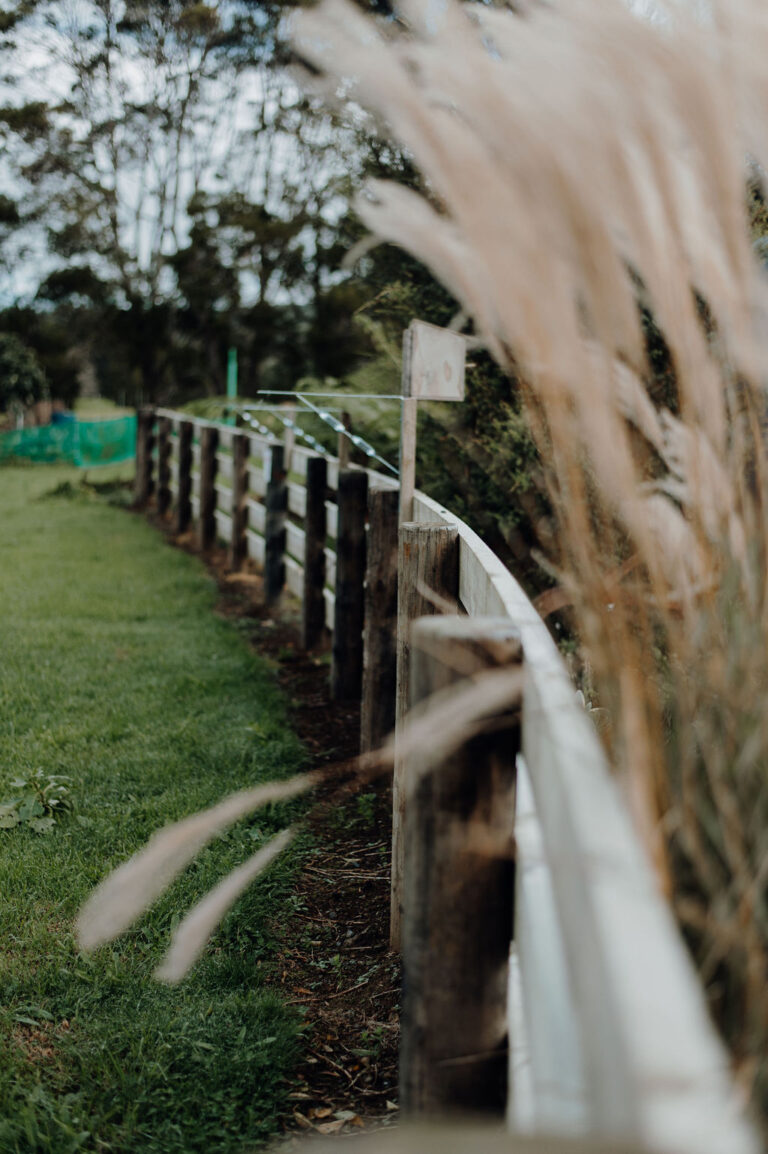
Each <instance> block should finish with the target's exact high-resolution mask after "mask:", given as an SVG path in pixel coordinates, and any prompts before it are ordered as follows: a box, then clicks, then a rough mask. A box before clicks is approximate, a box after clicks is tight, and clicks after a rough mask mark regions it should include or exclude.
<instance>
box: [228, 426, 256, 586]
mask: <svg viewBox="0 0 768 1154" xmlns="http://www.w3.org/2000/svg"><path fill="white" fill-rule="evenodd" d="M250 447H251V443H250V441H249V439H248V437H247V436H246V434H245V433H233V434H232V540H231V541H230V543H229V558H228V560H229V567H230V569H239V568H240V567H241V566H242V564H243V562H244V561H245V558H246V557H247V556H248V540H247V537H246V533H245V531H246V529H247V528H248V504H247V502H248V453H249V451H250Z"/></svg>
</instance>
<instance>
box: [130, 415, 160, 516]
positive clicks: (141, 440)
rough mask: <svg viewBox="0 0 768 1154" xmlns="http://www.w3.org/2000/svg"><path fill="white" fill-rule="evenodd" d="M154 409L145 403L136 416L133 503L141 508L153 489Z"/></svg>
mask: <svg viewBox="0 0 768 1154" xmlns="http://www.w3.org/2000/svg"><path fill="white" fill-rule="evenodd" d="M154 426H155V410H154V409H153V408H152V407H151V406H149V405H146V406H144V407H143V408H141V409H139V411H138V413H137V416H136V481H135V487H134V504H135V505H136V506H137V508H143V507H144V506H145V505H146V504H147V502H148V501H149V498H150V497H151V496H152V493H153V491H154V487H155V486H154V478H153V472H154V459H153V451H154V447H155V434H154Z"/></svg>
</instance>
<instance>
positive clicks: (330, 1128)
mask: <svg viewBox="0 0 768 1154" xmlns="http://www.w3.org/2000/svg"><path fill="white" fill-rule="evenodd" d="M343 1125H344V1119H343V1118H342V1119H341V1121H340V1122H321V1123H320V1125H319V1126H316V1127H315V1129H316V1130H317V1131H318V1133H320V1134H338V1132H339V1130H341V1128H342V1126H343Z"/></svg>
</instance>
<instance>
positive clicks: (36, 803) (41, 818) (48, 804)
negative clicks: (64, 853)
mask: <svg viewBox="0 0 768 1154" xmlns="http://www.w3.org/2000/svg"><path fill="white" fill-rule="evenodd" d="M70 781H71V778H69V777H66V776H65V775H64V774H55V773H45V772H44V771H43V770H42V769H34V770H32V772H31V773H28V774H27V775H26V777H16V778H14V780H13V781H12V782H11V789H12V790H14V791H15V794H16V796H15V797H13V798H11V799H10V801H6V802H3V803H2V804H1V805H0V829H15V828H16V827H17V826H20V825H26V826H28V827H29V829H31V830H33V831H34V832H35V833H49V832H50V831H51V830H52V829H53V827H54V825H55V824H56V818H57V817H59V816H60V815H61V814H63V813H66V812H67V811H68V810H71V809H72V797H71V795H70V790H69V782H70Z"/></svg>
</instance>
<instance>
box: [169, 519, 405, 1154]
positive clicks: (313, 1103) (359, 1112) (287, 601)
mask: <svg viewBox="0 0 768 1154" xmlns="http://www.w3.org/2000/svg"><path fill="white" fill-rule="evenodd" d="M170 540H172V541H173V542H174V543H176V544H178V545H180V546H181V547H183V548H186V549H188V550H190V551H195V550H194V545H193V542H192V539H191V536H190V535H185V536H184V537H181V538H174V537H170ZM207 561H208V564H209V566H210V569H211V572H212V573H213V575H214V576H215V577H216V579H217V582H218V586H219V591H220V600H219V605H218V611H219V612H220V613H222V614H223V615H225V616H227V617H229V618H233V617H234V618H241V619H247V620H248V623H249V626H250V630H249V637H250V641H251V643H252V645H253V646H254V648H255V649H256V650H257V651H258V652H259V653H260V654H261V655H262V656H265V657H266V658H267V659H268V660H271V661H272V662H273V663H274V666H275V670H276V675H277V678H278V681H279V682H280V684H281V686H282V687H283V689H284V690H285V693H286V695H287V697H288V701H289V711H290V722H291V725H292V726H293V728H294V730H295V732H296V733H297V734H298V736H299V737H300V739H301V740H302V742H303V743H304V745H305V746H306V748H307V750H308V751H309V754H310V757H311V764H310V766H309V768H311V769H320V768H323V767H328V768H329V769H330V767H334V766H337V765H339V764H341V763H345V762H349V761H350V760H352V759H354V758H355V757H356V756H357V753H358V749H359V733H360V710H359V706H358V704H356V703H352V704H349V703H339V702H334V701H332V700H331V697H330V676H329V675H330V652H329V651H328V650H327V649H326V650H322V649H320V650H316V651H315V652H313V653H305V652H303V651H302V649H301V647H300V644H299V629H298V625H299V614H298V606H297V605H296V603H295V602H294V601H293V599H292V598H291V597H290V596H289V595H288V594H286V595H285V597H284V600H283V602H282V604H281V606H280V608H279V610H277V611H275V610H274V609H268V608H267V607H266V606H265V605H264V598H263V585H262V581H261V578H260V576H259V575H258V574H256V573H255V572H249V571H248V570H247V569H246V570H245V571H244V572H242V573H230V572H229V571H228V569H227V565H226V555H225V554H224V553H223V552H216V553H213V554H211V555H210V556H208V557H207ZM391 814H392V797H391V784H390V782H389V780H388V779H386V778H385V779H383V780H379V781H377V782H373V783H371V782H365V781H363V782H360V781H357V780H355V779H354V778H353V779H352V780H351V781H350V780H347V781H346V782H344V783H343V784H341V785H340V784H339V778H338V775H336V774H333V773H331V774H329V781H328V782H327V783H326V784H325V785H324V786H322V787H321V788H320V789H319V790H318V791H317V793H316V795H315V804H314V805H313V808H312V811H311V813H310V815H309V818H308V822H309V826H310V829H311V834H312V837H311V847H310V849H309V851H308V852H307V854H306V855H304V857H303V858H302V860H301V862H300V864H299V866H298V870H297V874H296V877H295V879H294V885H293V891H292V896H291V903H290V908H289V909H288V910H286V912H285V916H284V917H283V918H282V919H281V921H280V923H279V924H275V925H273V926H272V927H271V928H272V933H273V937H274V939H275V941H276V943H277V959H276V963H275V966H274V971H273V972H272V973H271V975H270V976H269V977H268V979H267V981H268V982H270V983H271V984H273V985H274V986H275V987H276V988H277V989H279V991H280V994H281V997H282V998H284V1000H285V1001H286V1002H287V1004H288V1005H291V1006H294V1007H296V1008H297V1011H298V1013H299V1014H300V1015H301V1016H302V1017H303V1018H304V1026H303V1031H302V1039H303V1041H302V1057H301V1059H300V1061H299V1064H298V1066H297V1068H296V1070H295V1073H294V1075H293V1078H292V1080H291V1085H290V1089H289V1092H288V1099H289V1101H290V1102H291V1109H290V1111H289V1112H287V1113H286V1115H285V1117H284V1118H283V1120H282V1125H283V1136H282V1139H281V1142H282V1147H283V1148H284V1147H285V1145H286V1144H287V1145H288V1146H290V1145H292V1144H293V1143H295V1142H296V1141H297V1135H298V1133H299V1132H301V1131H316V1132H318V1133H320V1134H339V1133H351V1132H358V1133H359V1132H360V1130H363V1129H372V1128H379V1127H381V1126H385V1125H389V1124H391V1123H393V1122H394V1121H395V1120H396V1119H397V1054H398V1040H399V1016H400V959H399V956H398V955H397V954H393V953H392V952H391V951H390V950H389V863H390V849H391Z"/></svg>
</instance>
